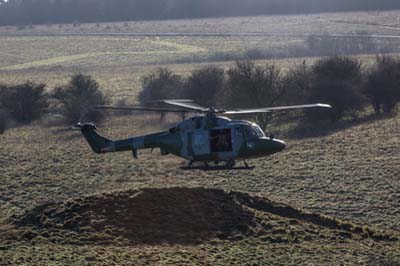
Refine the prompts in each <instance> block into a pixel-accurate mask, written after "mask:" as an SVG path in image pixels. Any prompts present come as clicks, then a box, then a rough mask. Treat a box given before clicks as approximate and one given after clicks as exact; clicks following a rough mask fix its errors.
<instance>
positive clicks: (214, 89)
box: [184, 66, 225, 107]
mask: <svg viewBox="0 0 400 266" xmlns="http://www.w3.org/2000/svg"><path fill="white" fill-rule="evenodd" d="M224 74H225V73H224V70H223V69H221V68H219V67H214V66H206V67H203V68H201V69H198V70H194V71H193V72H192V73H191V75H190V77H189V78H188V79H187V82H186V85H185V93H184V97H185V98H189V99H193V100H194V101H196V102H197V103H199V104H200V105H203V106H205V107H208V106H210V107H211V106H216V105H217V104H218V103H219V99H218V97H219V96H220V93H221V91H222V88H223V86H224V83H225V76H224Z"/></svg>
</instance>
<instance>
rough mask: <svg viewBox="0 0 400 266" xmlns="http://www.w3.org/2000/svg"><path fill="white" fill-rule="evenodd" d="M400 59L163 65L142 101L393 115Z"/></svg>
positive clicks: (326, 116) (334, 115)
mask: <svg viewBox="0 0 400 266" xmlns="http://www.w3.org/2000/svg"><path fill="white" fill-rule="evenodd" d="M399 79H400V59H399V58H396V57H391V56H377V58H376V61H375V63H374V64H373V65H372V66H370V67H365V66H363V65H362V63H361V62H360V61H359V60H358V59H356V58H355V57H350V56H335V57H327V58H323V59H320V60H318V61H317V62H315V63H314V64H312V65H308V64H307V63H306V62H305V61H304V63H303V64H299V65H296V66H294V67H292V68H291V69H289V71H283V70H282V69H281V68H279V67H277V66H275V65H273V64H266V65H257V64H256V63H255V62H254V61H238V62H237V63H236V64H235V65H234V66H232V67H230V68H229V69H227V70H224V69H222V68H220V67H216V66H205V67H203V68H200V69H197V70H194V71H192V72H191V73H190V75H189V76H188V77H184V76H181V75H178V74H175V73H173V72H171V71H170V70H169V69H168V68H160V69H158V70H157V71H155V72H154V73H151V74H149V75H147V76H145V77H144V78H143V80H142V91H141V92H140V94H139V101H140V102H141V104H143V105H145V104H146V103H149V102H154V101H156V100H159V99H180V98H189V99H193V100H194V101H195V102H197V103H199V104H200V105H203V106H206V107H224V108H226V109H232V108H237V109H240V108H261V107H268V106H276V105H296V104H304V103H318V102H321V103H328V104H331V105H332V107H333V108H332V110H320V111H318V110H317V111H316V110H312V111H305V112H304V114H305V116H306V118H307V119H310V120H312V121H318V120H330V121H332V122H337V121H339V120H341V119H343V118H345V117H349V116H350V117H355V116H356V115H357V112H359V111H362V110H363V109H365V107H367V106H368V105H371V106H372V107H373V109H374V111H375V113H376V115H381V114H391V113H393V112H394V111H395V110H396V105H397V104H398V103H399V102H400V87H399V86H398V80H399ZM253 119H254V120H256V122H257V123H258V124H259V125H260V126H261V127H262V128H265V127H266V126H267V125H268V123H269V122H270V120H271V119H272V116H271V114H258V115H255V117H253Z"/></svg>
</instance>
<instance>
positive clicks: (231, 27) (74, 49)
mask: <svg viewBox="0 0 400 266" xmlns="http://www.w3.org/2000/svg"><path fill="white" fill-rule="evenodd" d="M397 17H398V11H390V12H369V13H367V12H357V13H331V14H329V13H328V14H322V15H321V14H316V15H301V16H260V17H237V18H226V19H199V20H170V21H161V22H160V21H152V22H128V23H111V24H100V25H97V24H83V25H81V26H79V27H73V26H72V25H63V26H62V27H59V26H57V25H55V26H46V25H44V26H36V27H34V28H33V29H31V28H27V29H25V30H18V29H17V28H14V27H3V28H0V82H6V83H14V82H20V81H21V80H26V79H31V80H34V81H39V82H46V83H47V84H48V85H49V88H53V87H54V86H56V85H60V84H61V83H63V82H65V81H66V79H67V78H68V76H69V75H71V74H72V73H75V72H85V73H88V74H92V75H93V76H94V77H95V78H97V79H98V80H99V81H100V83H101V85H103V87H104V89H105V90H106V91H108V92H110V94H111V95H113V96H115V97H116V98H120V97H124V96H125V95H128V96H129V97H131V99H134V98H135V95H136V94H137V91H138V90H139V88H140V78H141V77H142V76H143V75H144V74H146V73H149V72H150V71H153V70H154V69H155V68H157V67H159V66H162V65H166V64H168V65H170V64H171V63H174V62H189V63H186V64H175V65H173V66H172V68H173V69H174V70H175V71H177V72H179V73H188V71H190V70H191V69H193V68H195V67H197V65H196V64H190V60H191V58H197V59H198V58H200V59H201V58H210V57H213V55H217V54H219V53H228V54H243V53H245V52H246V51H249V50H257V49H262V50H264V51H270V52H271V53H283V54H285V53H287V51H289V50H291V49H294V50H295V49H301V48H302V47H305V46H306V43H305V41H306V38H305V37H283V36H282V37H277V36H275V37H273V36H271V37H215V36H214V37H212V36H209V37H195V36H192V37H184V36H177V37H134V36H131V37H129V36H125V37H124V36H84V35H82V36H48V35H45V34H46V33H77V32H80V33H85V32H101V33H107V32H109V33H110V32H111V33H118V32H137V33H143V32H150V33H151V32H210V33H233V32H234V33H243V32H258V33H265V34H281V33H285V34H335V33H360V32H361V33H368V34H393V35H396V34H398V28H396V27H398V24H399V23H397V22H398V20H397ZM2 33H3V34H4V33H17V34H22V35H17V36H4V35H3V36H2V35H1V34H2ZM24 34H25V35H24ZM32 34H38V35H32ZM43 34H44V35H43ZM287 56H290V53H289V54H288V55H287ZM216 58H218V56H216ZM222 58H223V57H221V60H223V59H222ZM369 58H371V57H368V60H369ZM300 60H301V61H302V60H303V59H293V60H292V59H287V60H276V61H277V62H278V64H283V65H291V64H292V63H293V61H300ZM301 61H300V62H301ZM215 63H216V64H219V65H223V66H225V65H226V64H231V63H232V62H225V63H221V62H215Z"/></svg>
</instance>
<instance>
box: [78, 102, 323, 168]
mask: <svg viewBox="0 0 400 266" xmlns="http://www.w3.org/2000/svg"><path fill="white" fill-rule="evenodd" d="M159 102H162V103H165V104H168V105H172V106H174V107H175V108H176V107H179V109H170V108H147V107H112V106H98V107H96V108H97V109H125V110H132V111H155V112H162V113H165V112H172V113H181V114H187V113H197V114H200V115H197V116H193V117H191V118H188V119H185V120H183V121H181V122H179V123H178V124H176V125H175V126H173V127H171V128H170V129H169V130H168V131H164V132H160V133H155V134H150V135H144V136H138V137H132V138H128V139H124V140H115V141H114V140H110V139H108V138H105V137H103V136H101V135H99V134H98V133H97V131H96V126H95V125H94V124H93V123H85V124H81V123H78V124H77V127H78V128H80V130H81V132H82V134H83V136H84V137H85V138H86V140H87V142H88V143H89V145H90V147H91V148H92V150H93V151H94V152H95V153H108V152H120V151H132V154H133V157H134V158H137V150H139V149H154V148H159V149H160V152H161V155H168V154H173V155H176V156H178V157H181V158H184V159H186V160H188V161H189V163H188V165H187V166H185V167H182V168H183V169H185V170H190V169H204V170H225V169H253V168H254V167H250V166H249V165H248V163H247V161H246V160H247V159H254V158H260V157H265V156H268V155H271V154H274V153H277V152H280V151H282V150H283V149H284V148H285V147H286V144H285V142H284V141H282V140H279V139H275V138H274V136H272V135H271V136H269V137H267V136H266V135H265V133H264V132H263V130H261V128H260V127H259V126H258V125H257V124H255V123H252V122H249V121H245V120H231V119H229V118H227V117H225V116H231V115H240V114H255V113H269V112H273V111H280V110H290V109H299V108H331V106H330V105H328V104H321V103H317V104H306V105H293V106H280V107H268V108H257V109H240V110H223V109H217V108H206V107H202V106H199V105H198V104H196V103H195V102H193V101H192V100H186V99H184V100H161V101H159ZM222 115H224V116H222ZM237 160H242V161H243V162H244V166H241V167H236V161H237ZM196 164H197V165H196ZM198 164H200V166H199V165H198Z"/></svg>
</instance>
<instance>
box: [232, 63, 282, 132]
mask: <svg viewBox="0 0 400 266" xmlns="http://www.w3.org/2000/svg"><path fill="white" fill-rule="evenodd" d="M228 88H229V90H230V91H229V95H228V96H227V97H228V98H227V103H228V104H229V105H230V106H233V107H236V108H257V107H266V106H273V105H276V104H277V103H279V101H281V100H282V98H283V96H284V92H285V91H284V82H283V76H282V74H281V70H280V69H279V68H277V67H275V66H274V65H265V66H256V65H255V64H254V62H252V61H242V62H237V63H236V66H235V67H233V68H231V69H229V70H228ZM270 119H271V114H270V113H261V114H257V115H256V120H257V123H258V124H259V125H260V126H261V127H262V128H265V127H266V126H267V124H268V122H269V121H270Z"/></svg>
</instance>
